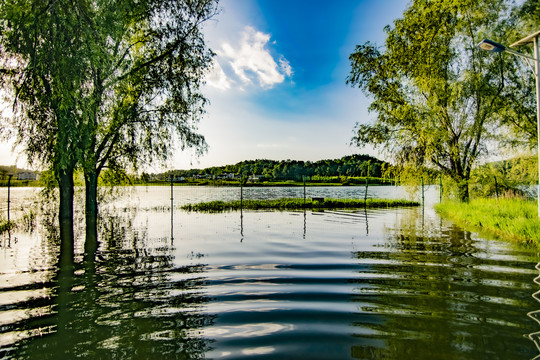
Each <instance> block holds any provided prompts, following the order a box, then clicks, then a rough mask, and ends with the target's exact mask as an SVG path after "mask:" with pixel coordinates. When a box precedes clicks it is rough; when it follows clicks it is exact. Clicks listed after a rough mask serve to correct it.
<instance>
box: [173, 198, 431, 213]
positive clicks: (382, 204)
mask: <svg viewBox="0 0 540 360" xmlns="http://www.w3.org/2000/svg"><path fill="white" fill-rule="evenodd" d="M419 205H420V204H419V203H418V202H416V201H408V200H385V199H368V200H367V201H365V202H364V200H355V199H324V200H322V201H317V200H315V201H313V200H311V199H306V201H305V203H304V199H303V198H283V199H276V200H243V201H242V202H241V201H240V200H235V201H210V202H202V203H197V204H188V205H184V206H182V209H184V210H187V211H201V212H219V211H228V210H240V209H247V210H264V209H274V210H296V209H348V208H363V207H367V208H388V207H397V206H419Z"/></svg>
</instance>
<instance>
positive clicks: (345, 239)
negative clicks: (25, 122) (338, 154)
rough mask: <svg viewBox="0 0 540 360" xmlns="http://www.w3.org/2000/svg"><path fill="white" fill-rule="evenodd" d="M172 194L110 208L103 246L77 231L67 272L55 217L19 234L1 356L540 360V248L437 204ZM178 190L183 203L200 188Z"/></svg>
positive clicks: (4, 267)
mask: <svg viewBox="0 0 540 360" xmlns="http://www.w3.org/2000/svg"><path fill="white" fill-rule="evenodd" d="M370 189H371V188H370ZM158 190H160V189H154V188H149V189H148V193H149V194H151V195H152V196H154V195H156V194H161V195H160V196H161V198H160V199H161V200H159V201H157V200H155V199H152V201H154V202H150V201H149V202H148V203H151V204H153V205H151V206H146V205H144V206H142V205H141V206H138V205H136V202H133V204H132V205H130V206H124V205H122V204H123V201H124V200H126V199H125V198H124V197H122V198H121V199H119V200H118V201H116V202H114V203H111V204H109V205H104V206H102V207H101V209H102V211H103V212H102V215H103V218H102V219H100V225H101V227H100V229H99V239H100V240H101V242H100V243H99V244H98V245H99V246H94V245H95V244H93V243H92V241H88V240H89V239H88V238H87V239H85V238H81V237H82V235H81V234H84V227H80V226H78V225H77V224H76V225H77V226H76V227H75V237H76V238H75V239H74V241H75V255H76V256H75V258H76V261H75V264H74V265H75V266H74V267H72V268H68V267H63V266H59V265H58V259H59V257H60V253H59V232H58V229H56V228H55V227H54V224H55V223H54V222H50V224H51V228H50V230H46V229H47V228H48V226H49V225H47V224H48V223H49V220H47V218H42V219H40V220H39V221H38V222H37V228H36V231H35V232H33V233H29V232H14V233H13V234H12V236H13V238H16V237H17V238H19V239H20V240H19V242H18V243H17V244H14V243H13V241H12V243H11V245H12V246H11V248H9V249H8V248H5V247H4V248H2V249H0V250H1V252H0V255H2V260H0V358H8V359H9V358H16V359H31V358H40V359H41V358H44V359H52V358H74V357H76V356H77V357H81V358H89V359H92V358H107V359H108V358H116V359H137V358H139V359H145V358H155V357H162V358H167V359H169V358H173V359H174V358H203V357H207V358H216V359H217V358H224V359H235V358H236V359H246V358H247V359H254V358H265V359H268V358H310V359H343V358H351V357H352V358H357V359H408V358H410V359H413V358H414V359H426V358H430V359H431V358H436V359H477V358H490V359H492V358H493V359H527V358H529V359H530V358H533V357H534V356H536V355H537V354H538V351H537V349H536V347H535V343H536V342H537V341H538V337H537V333H536V330H537V329H538V324H537V323H536V322H535V321H534V320H533V319H532V318H531V317H533V318H534V317H536V316H538V315H537V310H538V307H539V306H538V303H537V301H536V300H535V298H533V297H531V294H533V293H534V292H535V291H537V290H538V286H537V284H535V283H534V282H533V281H532V278H533V277H534V276H536V275H538V273H537V272H535V271H534V270H533V267H534V265H535V264H536V263H537V262H538V258H537V256H536V252H535V251H531V250H530V249H523V248H520V247H518V246H513V245H511V244H508V243H504V242H501V241H497V240H496V239H492V240H487V239H485V238H483V237H480V236H478V235H476V234H473V233H470V232H465V231H463V230H461V229H459V228H458V227H455V226H453V225H452V224H450V223H447V222H446V221H442V220H441V219H440V218H438V217H437V216H436V215H435V214H434V212H433V211H432V209H430V208H429V207H428V206H426V208H425V210H424V211H422V210H421V209H379V210H369V209H359V210H357V211H320V212H312V211H298V212H270V211H241V212H240V214H238V213H237V212H227V213H220V214H198V213H186V212H183V211H174V212H172V213H171V208H174V204H171V203H170V202H169V201H170V198H172V196H169V194H170V192H169V188H168V187H166V188H162V189H161V190H160V191H161V193H159V192H158ZM192 190H193V191H195V190H194V189H192ZM221 190H222V191H224V192H225V194H227V193H228V192H230V191H232V190H230V189H220V191H221ZM346 190H347V189H346ZM196 191H201V190H199V189H196ZM205 191H207V192H209V193H210V194H206V195H205V196H206V198H208V197H213V196H214V195H216V194H217V191H218V190H216V189H213V188H212V189H205ZM233 191H234V192H235V196H236V197H238V189H233ZM259 191H261V192H262V191H265V190H259ZM286 191H288V190H287V189H286ZM332 191H338V190H332ZM344 191H345V190H344ZM347 191H350V190H347ZM175 192H178V194H182V195H179V196H176V193H175V197H176V199H178V200H177V202H179V203H182V202H183V201H186V198H188V197H189V196H191V198H190V199H191V201H193V199H196V198H197V196H198V195H197V194H191V193H189V192H188V191H187V190H186V189H183V188H182V189H181V188H180V187H178V188H175ZM248 192H251V193H250V194H249V195H250V196H261V197H262V196H264V195H265V194H257V193H255V190H254V189H253V190H252V189H250V190H249V191H246V193H248ZM272 192H273V194H272V196H275V195H277V194H278V192H279V190H278V189H274V190H272ZM139 195H141V194H139ZM247 195H248V194H246V196H247ZM216 196H217V195H216ZM128 200H129V199H128ZM143 200H144V199H143ZM199 200H200V199H199ZM144 201H146V200H144ZM144 201H143V203H144ZM126 202H127V200H126ZM169 204H171V206H169ZM175 210H176V209H175ZM169 216H170V218H169ZM238 216H240V219H238ZM169 221H171V223H170V224H169ZM169 230H170V231H169ZM44 234H45V235H44ZM239 237H240V240H241V241H240V242H239V241H238V240H239ZM173 241H174V246H173V243H172V242H173ZM96 244H97V243H96ZM4 260H5V261H4ZM533 274H534V276H533ZM536 281H538V280H536ZM536 296H537V295H535V297H536ZM527 313H529V314H530V316H531V317H528V316H526V315H527ZM523 334H531V338H529V336H527V335H526V336H523ZM531 339H532V340H533V341H531Z"/></svg>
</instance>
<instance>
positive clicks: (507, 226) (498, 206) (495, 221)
mask: <svg viewBox="0 0 540 360" xmlns="http://www.w3.org/2000/svg"><path fill="white" fill-rule="evenodd" d="M435 209H436V210H437V212H438V213H439V214H441V215H442V216H443V217H446V218H448V219H450V220H452V221H454V222H455V223H456V224H458V225H460V226H463V227H466V228H473V229H474V230H478V231H481V232H485V233H490V234H493V235H496V236H499V237H501V238H504V239H509V240H515V241H519V242H524V243H528V244H534V245H536V246H540V220H539V219H538V205H537V203H536V202H532V201H527V200H520V199H499V200H496V199H475V200H471V201H470V202H469V203H458V202H451V201H448V202H443V203H442V204H437V205H436V206H435Z"/></svg>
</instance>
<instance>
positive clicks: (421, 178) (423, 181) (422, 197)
mask: <svg viewBox="0 0 540 360" xmlns="http://www.w3.org/2000/svg"><path fill="white" fill-rule="evenodd" d="M421 180H422V207H424V177H423V176H422V178H421Z"/></svg>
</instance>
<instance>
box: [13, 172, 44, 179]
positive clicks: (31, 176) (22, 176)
mask: <svg viewBox="0 0 540 360" xmlns="http://www.w3.org/2000/svg"><path fill="white" fill-rule="evenodd" d="M17 180H39V174H36V173H35V172H32V171H23V172H20V173H18V174H17Z"/></svg>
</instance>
